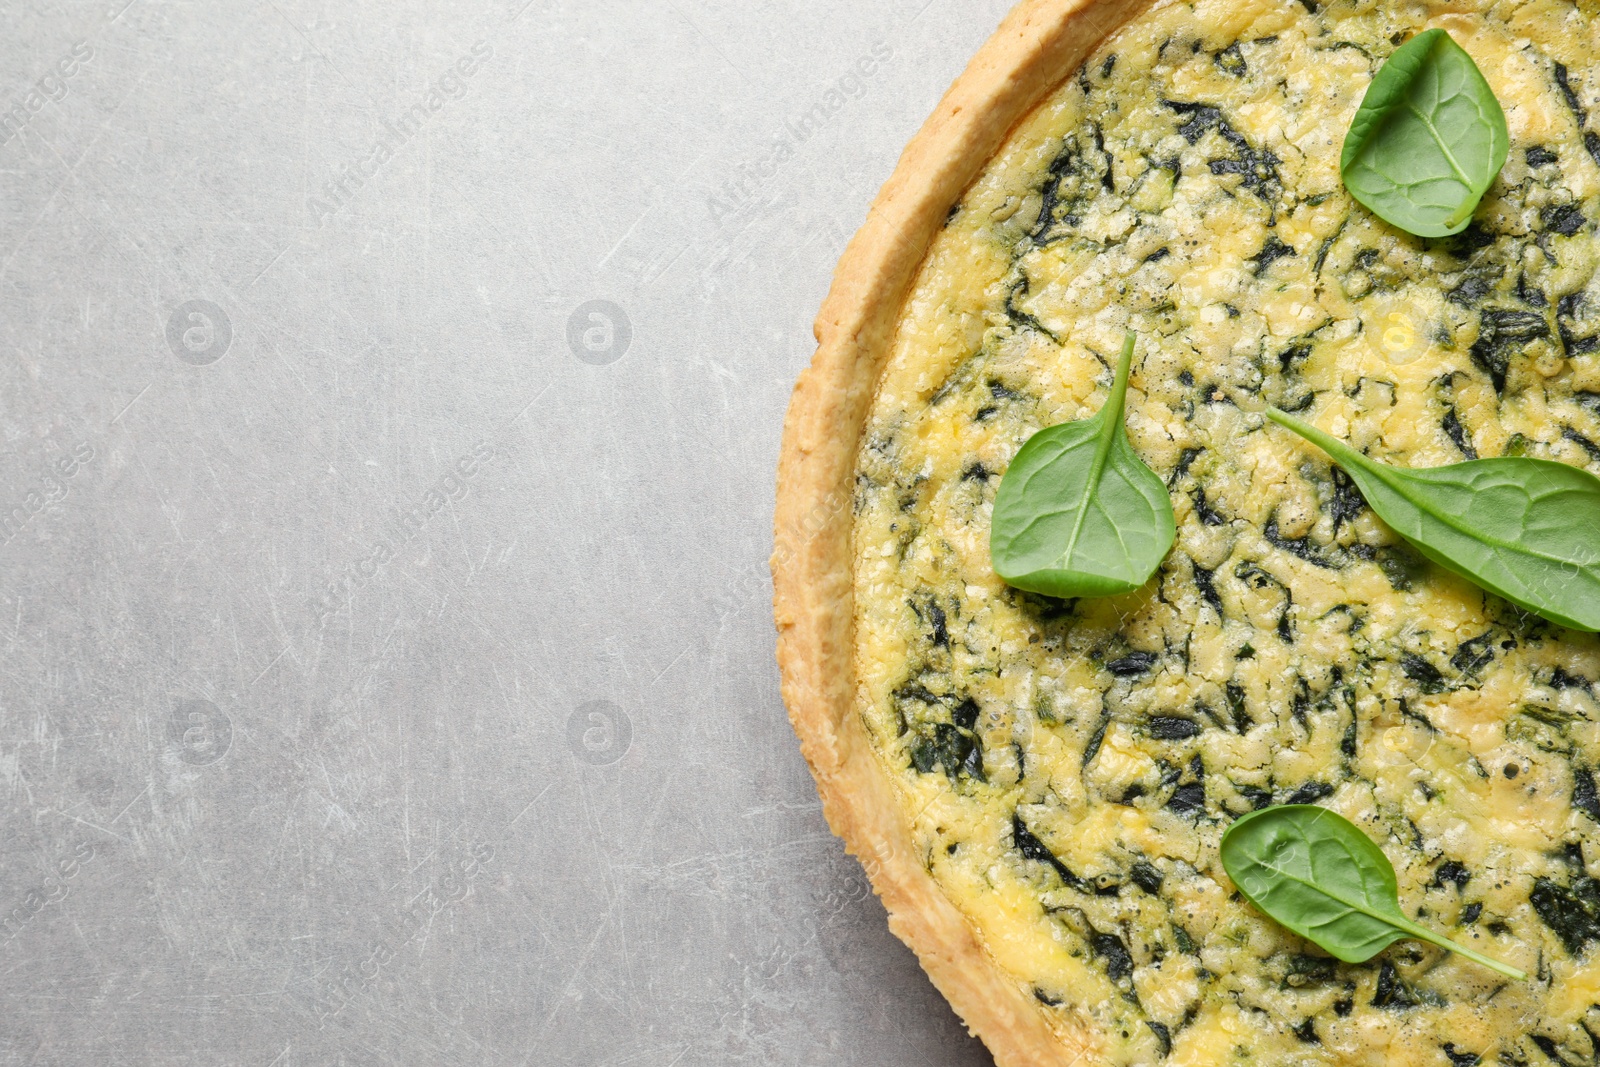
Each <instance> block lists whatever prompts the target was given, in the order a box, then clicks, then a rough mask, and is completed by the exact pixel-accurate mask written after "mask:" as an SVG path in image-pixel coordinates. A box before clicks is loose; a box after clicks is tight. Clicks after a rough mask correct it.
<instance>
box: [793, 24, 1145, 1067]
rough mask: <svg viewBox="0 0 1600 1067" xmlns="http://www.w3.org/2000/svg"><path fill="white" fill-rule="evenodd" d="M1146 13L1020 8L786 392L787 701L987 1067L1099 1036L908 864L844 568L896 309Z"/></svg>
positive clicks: (974, 65) (849, 261)
mask: <svg viewBox="0 0 1600 1067" xmlns="http://www.w3.org/2000/svg"><path fill="white" fill-rule="evenodd" d="M1145 6H1146V5H1145V4H1144V3H1143V2H1139V0H1024V2H1023V3H1021V4H1019V5H1018V6H1017V7H1016V8H1015V9H1014V10H1013V11H1012V12H1011V13H1010V15H1008V16H1007V17H1006V19H1005V21H1004V22H1002V23H1001V25H1000V27H999V29H998V30H997V31H996V32H995V34H994V36H993V37H992V38H990V40H989V41H988V42H987V43H986V44H985V45H984V47H983V48H982V50H980V51H979V52H978V54H977V55H976V56H975V57H974V58H973V60H972V62H971V64H970V65H969V66H968V67H967V69H966V71H965V72H964V73H963V74H962V75H961V77H959V78H958V79H957V80H956V82H955V83H954V84H953V85H952V86H951V87H950V90H949V91H948V92H947V93H946V94H945V96H944V99H943V100H941V101H940V103H939V106H938V108H937V109H936V110H935V112H934V114H933V116H932V117H931V118H929V119H928V121H927V123H926V124H925V125H924V126H923V128H922V130H921V131H920V132H919V133H918V134H917V136H916V137H915V138H914V139H913V140H912V141H911V143H910V144H909V145H908V146H907V147H906V149H905V151H904V153H902V155H901V157H900V162H899V165H898V166H897V167H896V168H895V171H894V174H893V175H892V176H891V177H890V179H889V181H888V182H887V183H886V184H885V185H884V187H883V189H882V191H881V192H880V193H879V194H878V197H877V199H876V200H875V201H874V202H873V204H872V207H871V209H870V210H869V212H868V217H867V221H866V224H865V225H864V226H863V227H862V228H861V230H860V231H859V232H858V233H857V234H856V235H855V237H854V238H853V239H852V240H851V242H850V244H849V247H848V248H847V249H846V250H845V253H844V256H843V258H842V259H841V260H840V262H839V266H838V269H837V271H836V272H835V275H834V280H833V286H832V288H831V289H830V290H829V293H828V297H827V300H826V301H825V302H824V303H823V306H822V311H821V313H820V315H819V316H818V318H817V322H816V336H817V342H818V347H817V352H816V355H815V356H814V357H813V359H812V362H811V366H810V367H809V368H808V369H807V370H806V371H805V372H804V373H803V374H802V375H801V376H800V379H799V381H798V382H797V383H796V384H795V389H794V395H793V398H792V399H791V401H790V405H789V412H788V417H787V419H786V421H785V423H784V431H783V443H782V449H781V453H780V457H779V465H778V493H777V505H776V512H775V516H774V551H773V555H772V577H773V607H774V615H775V618H776V622H777V627H778V665H779V669H780V671H781V674H782V683H783V697H784V702H785V704H786V705H787V707H788V709H789V717H790V720H791V722H792V723H793V725H794V729H795V732H796V733H797V734H798V735H799V738H800V744H801V750H802V752H803V753H804V754H805V757H806V761H807V762H808V763H809V764H810V766H811V770H812V773H813V775H815V777H816V780H817V788H818V791H819V793H820V794H821V796H822V803H823V811H824V813H825V815H826V816H827V819H828V823H829V825H830V826H831V827H832V828H833V830H834V832H835V833H837V834H838V835H839V836H840V837H841V838H843V839H844V841H845V845H846V847H847V848H848V849H849V851H850V852H851V853H853V854H854V855H856V856H857V857H859V858H860V859H861V860H862V862H863V865H864V866H865V867H866V871H867V875H868V877H869V878H870V879H871V881H872V885H873V888H874V889H875V890H876V892H877V893H878V895H879V897H881V898H882V900H883V903H884V906H885V907H886V908H887V909H888V912H889V927H890V929H891V930H893V931H894V933H895V935H896V936H898V937H899V938H900V939H901V940H902V941H904V942H905V943H906V944H907V945H909V946H910V947H911V949H912V950H913V951H914V952H916V954H917V957H918V959H919V960H920V961H921V962H922V965H923V967H924V968H925V969H926V970H927V972H928V975H929V977H931V978H932V980H933V983H934V985H935V986H937V987H938V989H939V990H940V992H941V993H943V994H944V996H945V997H946V998H947V999H948V1000H949V1001H950V1003H951V1005H952V1006H953V1007H954V1008H955V1010H956V1011H957V1013H959V1014H960V1015H961V1017H962V1019H963V1020H964V1021H965V1022H966V1024H967V1026H968V1028H969V1029H970V1030H971V1031H972V1032H973V1033H975V1034H976V1035H977V1036H979V1037H980V1038H982V1039H983V1041H984V1042H985V1044H987V1045H988V1047H989V1050H990V1052H991V1053H993V1055H994V1058H995V1062H996V1063H997V1064H998V1065H999V1067H1053V1065H1060V1067H1066V1065H1068V1064H1075V1063H1078V1062H1079V1061H1080V1060H1082V1059H1083V1058H1084V1056H1085V1055H1087V1054H1089V1053H1090V1052H1092V1051H1093V1050H1094V1048H1095V1045H1096V1039H1095V1035H1093V1034H1091V1033H1088V1032H1086V1031H1084V1030H1083V1029H1081V1028H1080V1029H1071V1028H1069V1027H1070V1026H1071V1024H1070V1023H1068V1022H1066V1021H1065V1020H1066V1019H1067V1018H1068V1017H1067V1016H1065V1015H1063V1014H1061V1013H1047V1012H1046V1011H1044V1010H1043V1008H1042V1005H1041V1004H1040V1003H1039V1002H1038V1001H1037V1000H1036V999H1035V997H1034V996H1033V993H1032V991H1031V989H1030V988H1029V987H1028V986H1027V985H1026V984H1025V983H1022V982H1020V981H1018V980H1017V979H1016V978H1015V977H1013V976H1012V975H1010V974H1007V973H1005V972H1004V971H1003V970H1001V969H1000V968H999V967H998V966H997V965H996V964H995V962H994V960H993V959H992V957H991V956H990V955H989V954H988V952H987V951H986V950H985V949H984V948H983V946H982V945H981V944H980V943H979V941H978V939H977V937H976V936H975V934H974V932H973V930H972V928H971V926H970V924H969V923H968V921H967V919H966V918H965V917H964V916H963V915H962V914H961V913H960V912H959V911H958V910H957V909H956V908H955V906H954V905H952V904H951V903H950V901H949V900H948V899H946V897H945V895H944V894H943V892H942V891H941V890H940V888H939V886H938V884H937V883H936V882H935V881H934V880H933V878H932V877H931V876H930V874H929V873H928V871H927V869H926V868H925V867H924V866H923V864H922V862H921V860H920V859H919V858H918V856H917V855H916V853H915V851H914V850H913V847H912V843H911V837H910V833H909V828H908V826H907V825H906V822H905V814H904V812H903V811H902V810H901V808H900V805H899V801H898V797H897V795H896V793H895V792H894V789H893V786H892V783H891V782H890V781H889V780H888V779H887V778H886V777H885V775H884V774H883V772H882V769H881V767H880V765H879V763H878V761H877V759H876V757H875V756H874V754H873V750H872V746H871V742H870V741H869V739H868V737H867V733H866V730H865V728H864V726H863V724H862V722H861V718H860V716H859V714H857V709H856V704H855V700H856V682H855V678H854V676H853V662H854V657H853V647H854V641H853V634H852V628H853V616H854V605H853V597H852V569H851V530H852V511H851V496H852V483H853V479H854V475H855V462H856V454H857V450H858V446H859V443H860V439H861V433H862V429H863V426H864V425H865V422H866V418H867V415H868V411H869V408H870V404H871V400H872V396H873V393H874V390H875V387H876V385H877V382H878V377H879V373H880V371H881V369H882V366H883V362H884V359H885V357H886V355H887V353H888V350H889V347H890V343H891V341H892V339H893V336H894V331H895V326H896V324H897V322H898V320H899V316H900V312H901V307H902V304H903V302H904V299H905V296H906V294H907V292H908V290H909V288H910V286H911V284H912V282H913V280H914V278H915V276H916V272H917V268H918V266H919V264H920V263H921V262H922V259H923V256H924V255H925V253H926V252H927V249H928V246H929V243H930V242H931V241H932V239H933V237H934V235H935V234H936V233H937V232H938V230H939V227H940V226H941V225H942V223H943V221H944V219H945V217H946V214H947V212H948V211H949V209H950V207H951V206H952V205H953V204H955V203H956V202H957V200H958V199H959V198H960V197H961V195H962V193H963V192H965V190H966V189H967V187H968V186H969V185H970V184H971V182H972V181H973V179H974V178H975V177H976V176H977V175H978V173H979V172H980V170H981V169H982V168H983V166H984V165H985V164H986V163H987V162H988V161H989V159H990V158H991V157H992V156H993V155H994V153H995V151H996V150H997V149H998V148H999V147H1000V145H1001V143H1002V141H1003V140H1004V138H1005V137H1006V135H1007V134H1008V133H1009V132H1010V131H1011V129H1012V127H1013V126H1014V125H1015V124H1016V123H1017V122H1019V121H1020V120H1021V119H1022V118H1023V117H1024V116H1025V115H1027V114H1028V112H1029V111H1030V109H1031V108H1032V107H1033V106H1034V105H1035V104H1036V103H1038V102H1039V101H1040V100H1041V99H1042V98H1043V97H1044V96H1045V95H1046V94H1047V93H1048V92H1049V91H1050V90H1051V89H1052V88H1054V87H1055V86H1056V85H1057V84H1059V82H1060V81H1061V80H1062V79H1063V78H1064V77H1065V76H1066V75H1067V74H1069V73H1070V72H1071V71H1072V70H1073V69H1074V67H1075V66H1076V65H1077V64H1078V63H1080V62H1081V61H1082V60H1083V58H1084V57H1085V56H1087V55H1088V54H1089V53H1090V52H1091V51H1093V49H1094V48H1095V47H1096V46H1097V45H1098V44H1099V43H1100V42H1101V41H1102V40H1103V39H1104V38H1105V37H1106V35H1107V34H1109V33H1110V32H1112V31H1113V30H1114V29H1116V28H1117V27H1118V26H1119V25H1121V24H1122V23H1123V22H1125V21H1127V20H1128V19H1129V18H1131V17H1132V16H1134V15H1135V14H1137V13H1138V12H1139V11H1140V10H1142V9H1143V8H1144V7H1145Z"/></svg>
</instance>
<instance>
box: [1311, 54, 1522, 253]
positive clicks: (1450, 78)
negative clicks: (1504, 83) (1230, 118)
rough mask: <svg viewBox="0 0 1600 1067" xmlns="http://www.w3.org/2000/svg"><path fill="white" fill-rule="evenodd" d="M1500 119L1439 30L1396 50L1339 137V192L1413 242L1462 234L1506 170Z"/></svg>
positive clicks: (1484, 88)
mask: <svg viewBox="0 0 1600 1067" xmlns="http://www.w3.org/2000/svg"><path fill="white" fill-rule="evenodd" d="M1510 143H1511V142H1510V138H1509V136H1508V135H1507V132H1506V116H1505V112H1503V111H1502V110H1500V102H1499V101H1498V100H1496V99H1495V97H1494V92H1493V91H1492V90H1491V89H1490V88H1489V83H1488V82H1487V81H1485V80H1484V77H1483V72H1482V71H1480V70H1479V69H1478V66H1477V64H1476V63H1474V62H1473V61H1472V57H1471V56H1469V55H1467V53H1466V51H1465V50H1464V49H1462V47H1461V46H1460V45H1458V44H1456V43H1455V41H1453V40H1452V39H1451V38H1450V35H1449V34H1448V33H1446V32H1445V31H1443V30H1427V31H1425V32H1423V33H1419V34H1417V36H1415V37H1413V38H1412V39H1411V40H1409V41H1407V42H1406V43H1405V44H1403V45H1401V46H1400V47H1399V48H1397V49H1395V51H1394V53H1393V54H1392V55H1391V56H1390V57H1389V59H1388V62H1386V63H1384V65H1383V66H1382V67H1381V68H1380V69H1379V71H1378V73H1377V75H1376V76H1375V77H1374V78H1373V79H1372V84H1371V85H1370V86H1369V87H1368V88H1367V94H1366V96H1365V97H1363V98H1362V100H1361V106H1360V107H1359V108H1358V109H1357V110H1356V115H1355V118H1354V119H1352V120H1351V122H1350V132H1349V133H1348V134H1346V135H1345V139H1344V152H1343V154H1342V155H1341V156H1340V159H1339V170H1340V172H1341V174H1342V175H1343V176H1344V184H1345V188H1347V189H1349V190H1350V195H1352V196H1354V197H1355V198H1356V199H1357V200H1359V201H1360V202H1361V203H1362V204H1364V205H1366V206H1367V207H1368V208H1369V209H1371V210H1372V212H1373V214H1375V215H1377V216H1378V217H1379V218H1381V219H1383V220H1384V221H1385V222H1388V223H1391V224H1393V225H1395V226H1398V227H1400V228H1401V229H1402V230H1406V231H1408V232H1410V233H1414V234H1416V235H1417V236H1418V237H1445V236H1448V235H1449V234H1452V233H1459V232H1461V231H1462V230H1464V229H1466V227H1467V223H1468V222H1469V221H1471V219H1472V212H1473V211H1474V210H1475V209H1476V208H1477V206H1478V201H1479V200H1480V199H1482V198H1483V194H1484V193H1485V192H1486V191H1487V190H1488V188H1489V186H1490V185H1492V184H1493V183H1494V179H1495V176H1496V175H1497V174H1499V173H1500V168H1501V167H1502V166H1504V165H1505V162H1506V152H1507V150H1508V148H1509V147H1510Z"/></svg>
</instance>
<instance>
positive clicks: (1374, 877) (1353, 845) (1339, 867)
mask: <svg viewBox="0 0 1600 1067" xmlns="http://www.w3.org/2000/svg"><path fill="white" fill-rule="evenodd" d="M1221 851H1222V867H1223V869H1224V870H1226V871H1227V872H1228V877H1229V878H1231V879H1233V884H1234V885H1236V886H1238V887H1239V891H1240V892H1241V893H1243V894H1244V895H1245V896H1246V897H1247V898H1249V900H1250V902H1251V903H1252V904H1254V905H1255V906H1256V907H1258V908H1260V909H1261V910H1262V911H1264V912H1266V913H1267V915H1268V916H1270V917H1271V918H1273V919H1275V920H1276V921H1278V922H1279V923H1282V924H1283V925H1284V926H1286V927H1288V928H1289V929H1290V930H1292V931H1294V932H1295V933H1297V934H1299V935H1300V936H1301V937H1303V938H1305V939H1306V940H1308V941H1311V942H1314V943H1315V944H1317V945H1318V946H1320V947H1321V948H1322V949H1324V950H1325V951H1327V952H1329V953H1331V954H1332V955H1334V956H1337V957H1338V958H1339V959H1341V960H1344V961H1345V962H1346V963H1362V962H1365V961H1366V960H1369V959H1371V958H1372V957H1373V956H1375V955H1377V954H1378V953H1379V952H1380V951H1381V950H1383V949H1385V948H1387V947H1389V946H1390V945H1391V944H1393V943H1394V942H1396V941H1399V940H1400V939H1401V938H1404V937H1414V938H1418V939H1419V940H1422V941H1428V942H1430V943H1432V944H1435V945H1438V946H1439V947H1440V948H1446V949H1449V950H1450V951H1451V952H1459V953H1460V954H1461V955H1463V956H1465V957H1467V959H1469V960H1474V961H1476V962H1477V963H1481V964H1483V966H1485V967H1488V968H1489V969H1490V970H1492V971H1496V972H1498V973H1500V974H1503V975H1505V976H1506V977H1507V978H1515V979H1517V980H1518V981H1522V980H1525V979H1526V978H1527V977H1528V976H1527V975H1526V974H1525V973H1523V972H1522V971H1519V970H1517V968H1515V967H1512V966H1510V965H1509V964H1505V963H1501V962H1499V961H1498V960H1492V959H1490V958H1489V957H1487V956H1484V955H1481V954H1480V953H1477V952H1474V951H1473V950H1472V949H1469V948H1466V947H1465V946H1462V945H1458V944H1456V943H1455V942H1454V941H1451V940H1450V939H1449V938H1447V937H1443V936H1441V935H1439V934H1436V933H1434V932H1433V931H1432V930H1429V929H1427V928H1426V927H1423V926H1418V925H1417V924H1416V923H1414V922H1412V921H1411V920H1410V919H1408V918H1406V917H1405V915H1404V914H1402V913H1401V911H1400V894H1399V886H1398V883H1397V881H1396V879H1395V874H1394V866H1393V865H1392V864H1390V862H1389V858H1388V857H1387V856H1385V855H1384V854H1383V850H1382V849H1380V848H1379V847H1378V846H1377V845H1376V844H1374V843H1373V841H1372V839H1371V838H1370V837H1368V836H1367V835H1366V834H1364V833H1362V832H1361V830H1360V829H1359V828H1358V827H1356V826H1355V824H1353V823H1351V822H1350V821H1349V820H1348V819H1346V818H1344V816H1342V815H1339V814H1338V813H1337V812H1333V811H1330V810H1328V809H1327V808H1319V807H1317V806H1316V805H1314V804H1283V805H1280V806H1278V807H1273V808H1263V809H1261V810H1260V811H1254V812H1251V813H1250V814H1249V815H1246V816H1244V817H1243V818H1242V819H1240V820H1239V821H1238V822H1235V823H1234V824H1233V825H1232V826H1230V827H1228V830H1227V832H1226V833H1224V834H1223V835H1222V848H1221Z"/></svg>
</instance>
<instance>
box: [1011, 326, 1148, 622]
mask: <svg viewBox="0 0 1600 1067" xmlns="http://www.w3.org/2000/svg"><path fill="white" fill-rule="evenodd" d="M1133 344H1134V338H1133V334H1131V333H1130V334H1128V336H1127V338H1126V340H1124V342H1123V345H1122V356H1121V358H1120V359H1119V360H1118V361H1117V372H1116V377H1115V380H1114V381H1113V383H1112V386H1111V393H1110V395H1108V396H1107V397H1106V402H1105V403H1104V404H1103V405H1102V406H1101V408H1100V410H1099V412H1097V413H1096V414H1094V415H1092V416H1090V417H1089V418H1087V419H1079V420H1078V421H1076V422H1064V423H1061V424H1059V425H1057V426H1051V427H1049V428H1047V429H1044V430H1040V431H1039V432H1038V433H1036V434H1034V435H1033V436H1032V437H1030V438H1028V441H1027V443H1026V444H1024V445H1023V446H1022V448H1021V450H1019V451H1018V452H1017V456H1016V458H1015V459H1013V460H1012V461H1011V466H1010V467H1009V468H1007V470H1006V473H1005V477H1003V478H1002V479H1001V480H1000V489H999V492H998V493H996V495H995V501H994V519H993V524H992V525H991V527H990V530H989V555H990V557H991V559H992V560H993V563H994V571H995V573H996V574H998V575H999V576H1000V577H1001V578H1003V579H1005V581H1006V582H1007V583H1009V584H1011V585H1013V586H1015V587H1016V588H1018V589H1026V590H1028V591H1030V592H1034V593H1044V594H1046V595H1048V596H1058V597H1077V596H1109V595H1111V594H1113V593H1126V592H1129V591H1131V590H1134V589H1137V588H1139V587H1140V586H1141V585H1143V584H1144V583H1145V582H1146V581H1147V580H1148V579H1149V577H1150V575H1151V574H1152V573H1153V572H1154V571H1155V569H1156V567H1157V566H1158V565H1159V564H1160V563H1161V560H1162V559H1163V558H1165V556H1166V554H1167V550H1168V549H1170V548H1171V547H1172V542H1173V538H1174V537H1175V536H1176V533H1177V530H1176V526H1175V524H1174V522H1173V518H1172V501H1171V500H1170V499H1169V498H1168V497H1167V487H1166V485H1165V484H1163V483H1162V481H1161V479H1160V478H1158V477H1157V476H1156V473H1155V472H1154V471H1152V470H1151V469H1150V468H1149V467H1147V466H1145V464H1144V461H1143V460H1141V459H1140V458H1139V456H1138V454H1137V453H1135V452H1134V450H1133V446H1132V445H1131V444H1129V443H1128V435H1127V433H1126V431H1125V430H1124V429H1123V425H1122V413H1123V401H1124V399H1125V398H1126V396H1127V393H1128V372H1129V368H1130V367H1131V365H1132V361H1133Z"/></svg>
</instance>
